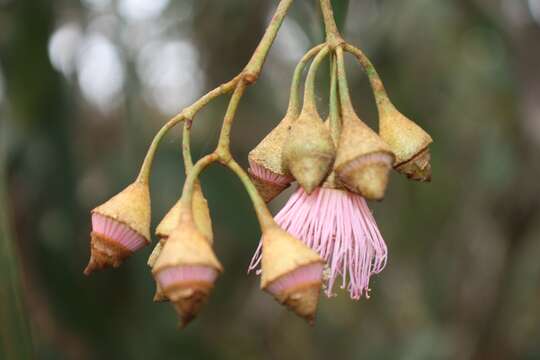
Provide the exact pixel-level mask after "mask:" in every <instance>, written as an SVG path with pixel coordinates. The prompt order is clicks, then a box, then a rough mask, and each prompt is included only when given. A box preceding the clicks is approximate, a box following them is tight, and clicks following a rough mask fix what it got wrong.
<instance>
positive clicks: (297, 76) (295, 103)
mask: <svg viewBox="0 0 540 360" xmlns="http://www.w3.org/2000/svg"><path fill="white" fill-rule="evenodd" d="M324 46H325V44H320V45H317V46H315V47H314V48H312V49H311V50H309V51H308V52H307V53H306V54H305V55H304V57H303V58H302V59H301V60H300V62H299V63H298V65H296V68H295V69H294V75H293V79H292V83H291V95H290V97H289V107H288V108H287V115H289V116H292V117H298V115H299V114H300V83H301V81H302V74H303V73H304V69H305V67H306V65H307V63H308V62H309V60H311V58H312V57H313V56H315V55H316V54H318V53H319V51H321V49H322V48H323V47H324Z"/></svg>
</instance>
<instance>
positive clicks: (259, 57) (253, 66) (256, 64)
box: [243, 0, 293, 83]
mask: <svg viewBox="0 0 540 360" xmlns="http://www.w3.org/2000/svg"><path fill="white" fill-rule="evenodd" d="M292 2H293V0H281V1H280V3H279V5H278V7H277V9H276V12H275V13H274V16H273V17H272V20H271V21H270V24H269V25H268V27H267V28H266V32H265V33H264V36H263V38H262V39H261V42H260V43H259V45H258V46H257V49H255V52H254V53H253V55H252V57H251V59H250V60H249V63H248V64H247V65H246V67H245V68H244V71H243V72H244V76H245V78H246V81H247V82H248V83H253V82H255V81H256V80H257V78H258V77H259V74H260V73H261V69H262V66H263V64H264V61H265V60H266V56H267V55H268V51H269V50H270V47H271V46H272V44H273V43H274V40H275V38H276V36H277V33H278V31H279V28H280V27H281V24H282V23H283V20H284V19H285V15H287V11H288V10H289V7H290V6H291V4H292Z"/></svg>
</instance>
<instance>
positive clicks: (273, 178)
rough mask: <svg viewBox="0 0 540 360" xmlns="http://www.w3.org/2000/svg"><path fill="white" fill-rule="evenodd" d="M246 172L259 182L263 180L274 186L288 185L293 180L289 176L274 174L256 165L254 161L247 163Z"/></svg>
mask: <svg viewBox="0 0 540 360" xmlns="http://www.w3.org/2000/svg"><path fill="white" fill-rule="evenodd" d="M248 172H249V173H250V174H251V175H252V176H254V177H257V178H259V179H261V180H264V181H266V182H271V183H274V184H276V185H283V186H286V185H289V184H290V183H292V182H293V180H294V179H293V178H292V177H291V176H286V175H281V174H276V173H275V172H273V171H271V170H268V169H267V168H265V167H263V166H261V165H259V164H257V163H256V162H255V161H251V160H250V161H249V169H248Z"/></svg>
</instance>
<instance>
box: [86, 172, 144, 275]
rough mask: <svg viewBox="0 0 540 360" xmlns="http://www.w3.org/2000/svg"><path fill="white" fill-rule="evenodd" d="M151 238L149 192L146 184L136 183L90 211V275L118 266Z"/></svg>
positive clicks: (87, 272) (88, 273) (87, 271)
mask: <svg viewBox="0 0 540 360" xmlns="http://www.w3.org/2000/svg"><path fill="white" fill-rule="evenodd" d="M149 239H150V192H149V189H148V184H145V183H141V182H135V183H133V184H131V185H129V186H128V187H127V188H125V189H124V190H123V191H122V192H120V193H119V194H117V195H115V196H114V197H112V198H111V199H110V200H108V201H107V202H106V203H104V204H103V205H100V206H98V207H97V208H95V209H94V210H92V233H91V242H90V250H91V255H90V261H89V263H88V266H87V267H86V269H85V270H84V273H85V275H90V274H91V273H92V272H94V271H96V270H100V269H103V268H106V267H118V266H120V264H121V263H122V261H123V260H124V259H125V258H127V257H129V256H130V255H131V254H132V253H133V252H135V251H137V250H139V249H140V248H142V247H143V246H145V245H147V244H148V242H149Z"/></svg>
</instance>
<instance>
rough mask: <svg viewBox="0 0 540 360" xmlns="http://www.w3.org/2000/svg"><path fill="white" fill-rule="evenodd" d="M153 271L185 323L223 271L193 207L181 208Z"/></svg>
mask: <svg viewBox="0 0 540 360" xmlns="http://www.w3.org/2000/svg"><path fill="white" fill-rule="evenodd" d="M179 219H180V221H179V223H178V225H177V227H176V228H175V229H174V230H173V231H172V232H171V233H170V235H169V238H168V239H167V241H166V243H165V245H164V247H163V249H162V251H161V253H160V255H159V257H158V258H157V260H156V262H155V264H154V266H153V268H152V273H153V274H154V277H155V279H156V281H157V282H158V284H159V286H160V288H161V289H162V291H163V293H164V294H165V295H166V296H167V298H168V299H169V300H170V301H171V302H172V303H173V304H174V307H175V309H176V311H177V313H178V314H179V316H180V317H181V320H182V326H186V325H187V324H188V323H189V322H190V321H191V320H192V319H193V318H195V316H196V315H197V314H198V313H199V311H200V309H201V307H202V305H203V304H204V303H205V302H206V299H207V298H208V296H209V294H210V292H211V290H212V288H213V286H214V281H215V280H216V278H217V276H218V275H219V273H220V272H222V271H223V267H222V266H221V264H220V262H219V260H218V259H217V258H216V255H215V254H214V251H213V250H212V247H211V245H210V243H209V242H208V239H207V238H206V237H205V236H204V235H203V234H202V232H201V231H200V230H199V229H198V228H197V226H196V224H195V222H194V221H193V217H192V214H191V211H189V210H186V209H185V208H183V207H182V208H181V210H180V216H179Z"/></svg>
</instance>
